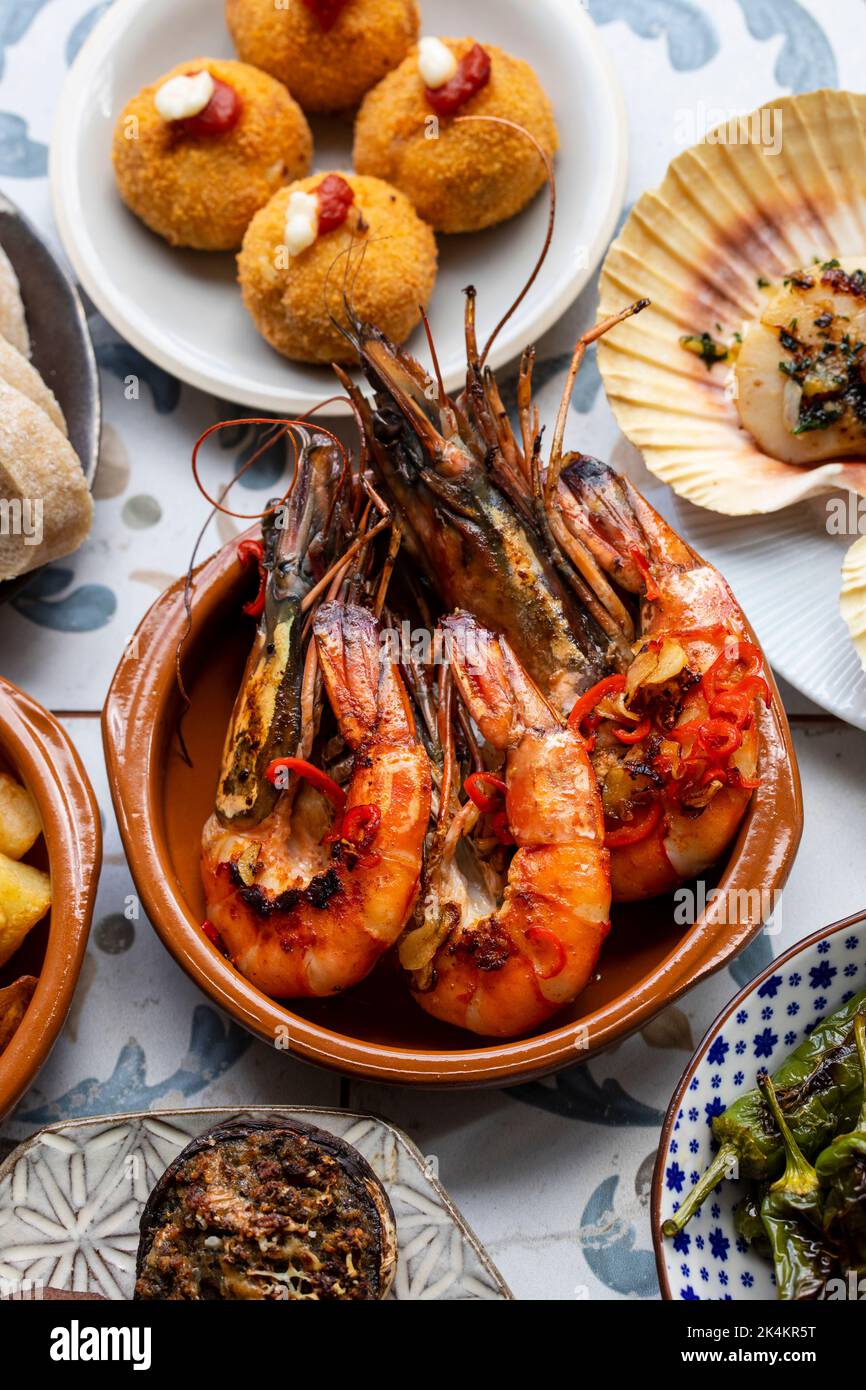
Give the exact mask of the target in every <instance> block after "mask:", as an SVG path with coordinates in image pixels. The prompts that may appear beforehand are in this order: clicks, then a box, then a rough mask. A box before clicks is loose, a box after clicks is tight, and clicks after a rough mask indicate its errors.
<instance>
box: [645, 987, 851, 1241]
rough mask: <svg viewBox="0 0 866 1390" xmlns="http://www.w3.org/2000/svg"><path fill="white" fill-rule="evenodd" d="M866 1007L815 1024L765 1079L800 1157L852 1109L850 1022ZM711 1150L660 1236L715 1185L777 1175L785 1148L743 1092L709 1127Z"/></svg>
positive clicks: (766, 1114) (682, 1221)
mask: <svg viewBox="0 0 866 1390" xmlns="http://www.w3.org/2000/svg"><path fill="white" fill-rule="evenodd" d="M864 1004H866V991H864V992H863V993H862V994H859V995H857V996H856V997H855V998H854V999H851V1000H850V1001H849V1002H848V1003H847V1004H846V1005H845V1007H844V1008H842V1009H839V1010H838V1012H837V1013H835V1014H833V1015H832V1016H831V1017H830V1018H826V1019H824V1021H823V1022H822V1023H820V1024H819V1025H818V1027H817V1028H815V1029H814V1030H813V1032H812V1033H811V1034H810V1035H809V1037H808V1038H806V1039H805V1041H804V1042H802V1043H801V1044H800V1046H799V1047H798V1048H797V1050H796V1051H795V1052H793V1053H792V1054H791V1056H790V1057H789V1058H788V1059H787V1061H785V1062H783V1063H782V1065H781V1067H779V1070H778V1071H777V1072H776V1074H775V1076H774V1077H773V1082H774V1085H775V1088H776V1092H777V1095H778V1098H779V1105H780V1108H781V1110H782V1112H783V1113H784V1115H785V1117H786V1119H787V1122H788V1124H789V1126H790V1128H791V1132H792V1134H793V1136H794V1138H795V1140H796V1142H797V1144H798V1145H799V1146H800V1148H801V1149H802V1150H803V1152H804V1153H805V1154H807V1155H808V1156H810V1157H811V1156H812V1155H814V1154H817V1153H818V1152H820V1150H821V1149H822V1148H824V1146H825V1145H826V1144H827V1143H829V1141H830V1140H831V1139H832V1138H833V1136H834V1135H835V1134H837V1133H838V1132H839V1129H840V1127H842V1126H845V1125H848V1126H850V1125H851V1124H852V1123H853V1122H854V1118H855V1117H856V1115H857V1112H858V1110H859V1108H860V1104H861V1099H862V1095H863V1074H862V1071H861V1068H860V1061H859V1056H858V1052H857V1043H856V1040H855V1037H854V1027H853V1023H854V1018H855V1016H856V1015H857V1013H858V1011H859V1010H861V1009H862V1008H863V1006H864ZM713 1135H714V1137H715V1139H716V1140H717V1142H718V1144H719V1151H718V1153H717V1154H716V1156H715V1158H714V1159H713V1161H712V1163H711V1164H710V1166H709V1168H708V1169H707V1170H706V1172H705V1173H704V1175H703V1177H701V1178H700V1180H699V1181H698V1182H697V1183H696V1184H695V1186H694V1187H693V1188H692V1190H691V1192H690V1193H689V1195H688V1197H686V1199H685V1201H684V1202H683V1204H682V1206H681V1207H680V1209H679V1210H678V1211H677V1213H676V1215H675V1216H674V1217H673V1218H671V1220H669V1221H666V1222H665V1223H664V1226H663V1228H662V1229H663V1231H664V1233H665V1235H666V1236H673V1235H676V1234H677V1232H678V1231H681V1230H682V1229H683V1227H684V1226H685V1225H686V1224H687V1223H688V1222H689V1221H690V1220H691V1218H692V1216H694V1214H695V1212H696V1211H697V1210H698V1208H699V1207H700V1206H701V1204H702V1202H704V1201H705V1199H706V1198H707V1197H708V1196H709V1194H710V1193H711V1192H712V1191H713V1188H714V1187H716V1186H717V1185H718V1184H719V1183H720V1182H721V1181H722V1179H723V1178H737V1177H738V1178H752V1179H755V1180H757V1181H764V1182H766V1181H767V1180H769V1179H771V1178H774V1177H775V1176H776V1175H777V1174H778V1173H779V1172H780V1170H781V1168H782V1165H783V1163H784V1158H785V1146H784V1144H783V1142H782V1136H781V1134H780V1132H779V1127H778V1125H777V1124H776V1121H775V1119H774V1118H773V1113H772V1111H771V1109H770V1107H769V1106H768V1104H767V1101H766V1099H765V1098H764V1096H762V1094H761V1092H760V1090H759V1089H755V1090H753V1091H748V1092H747V1093H746V1094H745V1095H744V1096H741V1097H740V1099H739V1100H737V1101H735V1102H734V1104H733V1105H732V1106H730V1107H729V1109H727V1110H726V1111H724V1113H723V1114H721V1115H717V1116H716V1117H715V1119H714V1120H713Z"/></svg>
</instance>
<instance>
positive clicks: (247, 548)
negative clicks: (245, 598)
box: [238, 540, 268, 618]
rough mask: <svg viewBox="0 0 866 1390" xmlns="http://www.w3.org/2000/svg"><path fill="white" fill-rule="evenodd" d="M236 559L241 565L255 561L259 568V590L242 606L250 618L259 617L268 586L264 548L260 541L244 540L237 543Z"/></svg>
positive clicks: (263, 608)
mask: <svg viewBox="0 0 866 1390" xmlns="http://www.w3.org/2000/svg"><path fill="white" fill-rule="evenodd" d="M238 559H239V560H240V562H241V564H242V565H248V564H250V562H251V561H255V563H256V564H257V565H258V569H259V592H258V593H257V594H256V596H255V598H253V599H250V601H249V603H245V604H244V606H243V611H244V613H246V614H248V615H249V617H251V618H260V617H261V615H262V613H264V611H265V594H266V592H267V587H268V572H267V570H266V569H265V565H264V559H265V548H264V546H263V544H262V542H261V541H253V540H246V541H241V542H240V544H239V545H238Z"/></svg>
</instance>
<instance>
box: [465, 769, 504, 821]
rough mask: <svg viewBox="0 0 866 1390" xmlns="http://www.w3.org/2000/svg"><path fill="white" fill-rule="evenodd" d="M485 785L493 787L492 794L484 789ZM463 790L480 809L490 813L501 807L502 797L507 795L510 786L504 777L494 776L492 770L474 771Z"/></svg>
mask: <svg viewBox="0 0 866 1390" xmlns="http://www.w3.org/2000/svg"><path fill="white" fill-rule="evenodd" d="M485 786H487V787H492V788H493V794H492V795H490V794H489V793H487V792H485V791H484V787H485ZM463 790H464V791H465V793H466V795H467V796H468V797H469V800H470V801H471V802H472V804H473V805H474V806H477V807H478V809H479V811H484V813H485V814H489V813H490V812H491V811H497V810H498V809H499V802H500V799H501V798H502V797H503V796H505V793H506V792H507V790H508V788H507V787H506V785H505V783H504V782H503V780H502V778H501V777H494V775H493V773H492V772H473V773H472V775H471V776H469V777H467V778H466V781H465V782H464V783H463Z"/></svg>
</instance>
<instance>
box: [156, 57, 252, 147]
mask: <svg viewBox="0 0 866 1390" xmlns="http://www.w3.org/2000/svg"><path fill="white" fill-rule="evenodd" d="M187 76H189V77H198V73H197V72H191V73H188V74H187ZM211 77H212V78H213V94H212V96H211V99H210V101H209V102H208V104H207V106H206V107H205V108H204V110H203V111H199V113H198V115H197V116H186V117H184V119H183V120H180V121H172V123H171V124H172V127H173V128H174V129H175V130H178V131H182V132H183V134H184V135H226V134H227V133H228V132H229V131H230V130H234V128H235V126H236V125H237V123H238V121H239V120H240V118H241V111H242V109H243V107H242V104H241V99H240V96H239V95H238V93H237V92H236V91H235V89H234V87H230V86H229V84H228V83H227V82H221V81H220V79H219V78H218V77H214V76H213V73H211Z"/></svg>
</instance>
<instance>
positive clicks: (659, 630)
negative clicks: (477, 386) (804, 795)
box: [561, 457, 770, 901]
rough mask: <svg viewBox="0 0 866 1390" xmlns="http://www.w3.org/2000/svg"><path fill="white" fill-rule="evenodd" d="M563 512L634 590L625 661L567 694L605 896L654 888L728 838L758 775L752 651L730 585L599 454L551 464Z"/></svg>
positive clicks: (648, 892)
mask: <svg viewBox="0 0 866 1390" xmlns="http://www.w3.org/2000/svg"><path fill="white" fill-rule="evenodd" d="M561 479H562V485H563V487H564V488H565V489H567V492H568V497H569V506H568V509H567V511H564V513H563V514H564V516H565V518H566V524H567V525H568V526H569V527H570V528H571V529H572V531H573V533H574V536H575V539H576V540H577V541H578V542H579V544H580V545H581V546H585V547H586V549H587V550H588V551H589V553H590V554H591V555H592V556H593V557H594V559H595V561H596V562H597V563H598V565H599V567H600V568H601V569H602V571H603V572H604V573H605V574H607V575H608V576H609V577H610V578H611V580H612V582H613V583H614V584H615V585H616V586H617V587H618V588H619V589H622V590H623V591H624V592H625V593H627V594H629V595H631V596H633V597H635V598H637V600H638V608H639V618H638V623H637V629H638V630H637V633H636V635H635V640H634V642H633V646H632V650H633V659H632V660H631V662H630V664H629V666H628V668H627V670H626V671H625V672H624V673H621V674H614V675H612V676H610V677H608V678H606V679H604V680H602V681H601V682H600V684H599V685H598V686H596V687H595V688H594V689H593V690H590V691H589V692H588V693H587V694H586V695H585V696H584V697H583V698H582V699H581V700H580V701H578V703H577V705H576V706H575V708H574V710H573V711H572V715H571V718H570V721H569V722H570V724H571V726H572V728H574V729H576V730H577V731H579V732H581V733H582V734H583V735H585V737H586V738H587V739H588V740H589V741H590V743H591V744H592V761H593V766H594V768H595V772H596V776H597V777H598V780H599V785H600V787H601V790H602V797H603V801H604V809H605V818H606V824H607V845H608V848H609V849H610V851H611V874H612V881H613V893H614V898H615V899H617V900H619V901H628V900H630V899H638V898H649V897H654V896H655V895H657V894H659V893H664V892H666V891H668V890H669V889H672V888H674V887H676V885H677V884H678V883H682V882H685V881H686V880H688V879H690V878H694V877H696V876H697V875H698V874H700V873H703V872H704V870H705V869H708V868H709V867H710V866H711V865H712V864H714V863H715V862H716V861H717V860H718V859H719V857H720V856H721V855H722V853H723V852H724V850H725V848H726V847H727V845H728V844H730V842H731V840H732V839H733V837H734V835H735V834H736V831H737V827H738V826H739V824H740V821H741V820H742V818H743V816H744V814H745V811H746V807H747V805H748V803H749V799H750V797H751V795H752V791H753V789H754V788H755V787H756V786H757V785H758V780H757V778H756V772H757V769H758V761H759V751H760V737H759V715H760V707H761V705H762V703H767V704H769V700H770V690H769V686H768V683H767V681H766V680H765V678H764V676H763V675H762V669H763V658H762V655H761V652H760V650H759V648H758V647H756V646H755V645H754V644H753V642H752V641H751V640H750V637H749V635H748V629H747V624H746V620H745V618H744V616H743V613H742V611H741V609H740V607H739V605H738V604H737V602H736V600H735V598H734V596H733V594H732V593H731V591H730V589H729V588H728V585H727V584H726V583H725V581H724V579H723V578H722V576H721V575H720V574H719V572H718V571H717V570H716V569H714V567H713V566H712V565H709V564H707V563H706V562H705V561H704V560H702V559H701V558H700V556H698V555H696V553H695V552H694V551H693V550H692V549H691V547H690V546H688V545H687V544H686V543H685V541H683V540H682V539H681V537H680V536H678V535H677V534H676V532H675V531H673V530H672V529H671V527H670V526H668V524H667V523H666V522H665V521H664V520H663V519H662V517H660V516H659V515H658V513H657V512H656V511H655V510H654V509H653V508H652V507H651V506H650V505H649V503H648V502H646V501H645V499H644V498H643V497H641V495H640V494H639V493H638V492H637V491H636V489H635V488H634V487H632V485H631V484H630V483H629V482H628V481H627V480H626V479H624V478H621V477H619V476H617V474H615V473H614V472H613V471H612V470H611V469H610V468H608V467H607V465H606V464H602V463H599V462H598V461H597V460H596V459H590V458H586V457H577V458H572V460H571V461H570V462H569V463H568V465H567V466H566V467H565V468H564V469H563V472H562V475H561Z"/></svg>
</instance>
